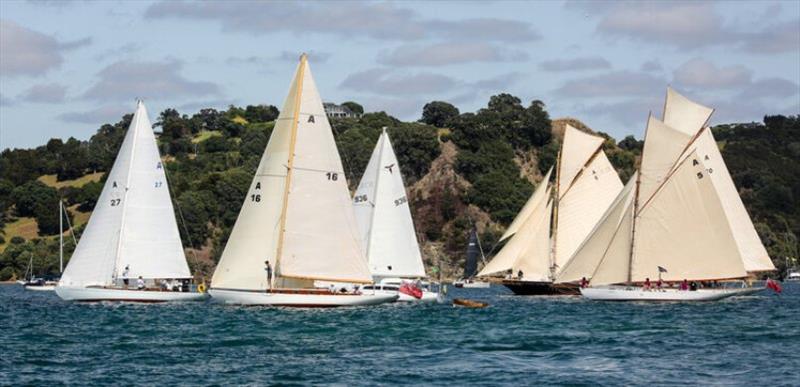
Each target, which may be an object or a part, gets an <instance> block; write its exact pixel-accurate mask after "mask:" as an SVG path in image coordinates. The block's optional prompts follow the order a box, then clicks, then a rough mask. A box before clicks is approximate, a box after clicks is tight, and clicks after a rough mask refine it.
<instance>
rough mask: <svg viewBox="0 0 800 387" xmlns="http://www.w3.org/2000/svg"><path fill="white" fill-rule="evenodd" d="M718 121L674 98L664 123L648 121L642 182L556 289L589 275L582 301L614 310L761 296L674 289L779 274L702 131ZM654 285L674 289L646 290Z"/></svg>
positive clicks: (616, 206) (625, 195) (620, 201)
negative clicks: (616, 304) (637, 303)
mask: <svg viewBox="0 0 800 387" xmlns="http://www.w3.org/2000/svg"><path fill="white" fill-rule="evenodd" d="M712 112H713V110H712V109H710V108H707V107H704V106H702V105H699V104H696V103H694V102H691V101H689V100H688V99H686V98H685V97H683V96H681V95H679V94H678V93H676V92H675V91H673V90H672V89H668V91H667V102H666V104H665V113H664V121H661V120H658V119H656V118H655V117H652V116H651V117H650V118H649V120H648V125H647V131H646V136H645V145H644V150H643V153H642V163H641V167H640V169H639V172H638V173H637V174H636V176H635V177H634V178H632V179H631V182H629V183H628V185H627V186H626V187H625V189H624V190H623V191H622V192H621V193H620V195H619V196H618V198H617V199H616V200H615V201H614V203H613V204H612V206H611V208H610V209H609V211H607V212H606V214H605V215H604V217H603V219H601V221H600V222H599V223H598V225H597V226H596V227H595V229H594V231H593V232H592V234H591V235H590V236H589V237H588V238H587V239H586V240H585V241H584V243H583V244H582V245H581V247H580V248H579V249H578V250H577V252H576V253H575V255H574V256H573V258H572V259H571V260H570V262H569V264H568V266H567V267H566V268H565V269H564V270H563V271H562V273H561V275H560V277H559V280H563V281H571V280H575V279H576V278H578V277H579V276H581V275H582V274H583V273H586V272H587V271H590V272H591V274H590V275H588V276H586V277H587V279H588V280H589V285H590V287H587V288H584V289H581V293H582V294H583V295H584V296H585V297H587V298H589V299H593V300H613V301H631V300H644V301H648V300H649V301H713V300H718V299H722V298H726V297H730V296H734V295H741V294H747V293H752V292H755V291H758V290H760V289H759V288H749V287H744V288H742V287H738V288H736V287H722V288H719V287H714V288H702V289H699V290H697V291H689V290H686V289H679V288H676V287H675V285H677V283H679V282H683V283H687V282H688V281H692V282H693V283H697V282H714V283H716V281H724V280H731V279H743V278H746V277H747V276H748V275H749V274H748V273H749V272H758V271H767V270H773V269H774V267H773V266H772V262H771V261H770V260H769V257H768V256H767V255H766V250H765V249H764V247H763V245H761V242H760V240H758V239H757V238H758V236H757V234H755V229H754V227H753V224H752V222H751V221H750V218H749V216H748V215H747V212H746V210H744V206H743V204H742V203H741V199H740V198H739V196H738V194H737V193H736V188H735V186H733V181H732V180H731V178H730V174H729V173H728V171H727V168H726V167H725V163H724V161H723V160H722V157H721V155H720V154H719V150H718V149H717V146H716V143H715V142H714V140H713V136H712V135H711V131H710V129H708V128H707V127H705V124H706V122H707V121H708V119H709V117H710V116H711V113H712ZM678 128H680V129H678ZM656 279H658V280H659V282H661V281H666V282H667V283H670V284H671V286H661V287H658V286H648V284H649V285H652V284H653V283H655V280H656ZM651 280H652V281H653V282H652V283H651V282H650V281H651Z"/></svg>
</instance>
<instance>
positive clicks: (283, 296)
mask: <svg viewBox="0 0 800 387" xmlns="http://www.w3.org/2000/svg"><path fill="white" fill-rule="evenodd" d="M359 241H360V237H359V234H358V231H357V227H356V221H355V215H354V212H353V204H352V202H351V198H350V193H349V190H348V188H347V180H346V178H345V174H344V170H343V166H342V162H341V159H340V158H339V152H338V150H337V149H336V142H335V141H334V138H333V132H332V131H331V127H330V123H329V122H328V119H327V117H326V115H325V110H324V108H323V106H322V100H321V98H320V96H319V92H318V91H317V87H316V84H315V83H314V79H313V77H312V75H311V69H310V68H309V65H308V60H307V57H306V55H305V54H303V55H302V56H301V57H300V63H299V64H298V66H297V70H296V72H295V76H294V79H293V80H292V83H291V86H290V87H289V93H288V95H287V97H286V101H285V102H284V105H283V109H281V112H280V116H279V117H278V120H277V122H276V124H275V128H274V129H273V130H272V134H271V135H270V139H269V142H268V144H267V147H266V149H265V150H264V153H263V155H262V157H261V161H260V163H259V166H258V169H257V170H256V173H255V176H254V177H253V181H252V182H251V184H250V188H249V189H248V192H247V195H246V196H245V198H244V203H243V205H242V208H241V210H240V212H239V216H238V218H237V219H236V223H235V225H234V227H233V230H232V231H231V235H230V237H229V238H228V242H227V244H226V246H225V250H224V251H223V253H222V257H221V258H220V261H219V264H218V265H217V268H216V269H215V271H214V275H213V277H212V279H211V288H210V290H209V294H210V295H211V297H212V300H213V301H217V302H222V303H228V304H241V305H269V306H293V307H336V306H360V305H376V304H380V303H384V302H391V301H395V300H397V298H398V295H397V294H393V295H381V294H373V293H371V292H368V291H358V290H353V291H345V292H336V291H332V290H331V289H327V288H318V287H317V283H320V282H329V283H336V284H351V285H357V284H368V283H372V281H373V280H372V276H371V274H370V270H369V267H368V265H367V260H366V259H365V258H364V254H363V252H362V251H361V247H360V246H359Z"/></svg>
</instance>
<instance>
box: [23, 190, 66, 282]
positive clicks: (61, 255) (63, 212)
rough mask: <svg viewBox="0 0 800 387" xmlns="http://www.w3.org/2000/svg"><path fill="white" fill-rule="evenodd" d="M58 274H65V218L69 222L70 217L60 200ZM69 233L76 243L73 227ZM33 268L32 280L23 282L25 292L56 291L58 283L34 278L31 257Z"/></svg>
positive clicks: (31, 263)
mask: <svg viewBox="0 0 800 387" xmlns="http://www.w3.org/2000/svg"><path fill="white" fill-rule="evenodd" d="M58 216H59V218H58V231H59V233H58V273H59V274H61V273H63V272H64V218H66V219H67V222H69V215H68V214H67V209H66V208H64V202H63V201H62V200H61V199H59V200H58ZM69 231H70V234H71V235H72V240H73V241H75V233H74V232H73V231H74V230H73V229H72V225H69ZM77 244H78V242H77V241H75V245H76V246H77ZM30 268H31V278H30V279H29V280H28V281H23V282H22V285H23V286H24V287H25V290H34V291H53V290H56V285H57V284H58V281H45V280H44V279H43V278H34V277H33V257H31V262H30Z"/></svg>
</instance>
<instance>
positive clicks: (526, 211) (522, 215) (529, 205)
mask: <svg viewBox="0 0 800 387" xmlns="http://www.w3.org/2000/svg"><path fill="white" fill-rule="evenodd" d="M552 172H553V167H550V169H549V170H547V173H546V174H545V175H544V178H543V179H542V181H541V182H539V185H538V186H537V189H536V190H534V192H533V194H531V197H530V198H528V201H527V202H525V205H524V206H522V209H521V210H520V211H519V213H518V214H517V216H516V217H515V218H514V220H513V221H512V222H511V224H510V225H509V226H508V228H507V229H506V231H505V232H504V233H503V236H501V237H500V240H499V241H498V242H502V241H504V240H506V239H508V238H509V237H511V236H512V235H514V233H516V232H517V231H518V230H519V228H520V226H522V223H524V222H525V220H526V219H528V217H529V216H531V213H533V210H534V209H535V208H536V207H538V206H539V203H543V202H545V201H546V200H547V197H546V196H545V195H544V192H545V190H544V189H539V187H547V184H548V183H549V182H550V174H551V173H552Z"/></svg>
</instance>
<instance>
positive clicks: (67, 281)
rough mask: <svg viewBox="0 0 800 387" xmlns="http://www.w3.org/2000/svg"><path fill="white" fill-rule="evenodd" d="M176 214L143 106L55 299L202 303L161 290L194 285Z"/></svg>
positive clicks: (140, 104) (185, 294)
mask: <svg viewBox="0 0 800 387" xmlns="http://www.w3.org/2000/svg"><path fill="white" fill-rule="evenodd" d="M174 213H175V212H174V210H173V207H172V200H171V198H170V192H169V187H168V184H167V178H166V174H165V172H164V166H163V164H162V161H161V157H160V155H159V152H158V147H157V145H156V139H155V135H154V133H153V128H152V125H151V124H150V119H149V118H148V116H147V110H146V109H145V106H144V103H143V102H142V101H138V102H137V106H136V113H135V114H134V115H133V119H132V121H131V124H130V127H129V128H128V131H127V133H126V134H125V138H124V140H123V142H122V145H121V147H120V150H119V153H118V154H117V158H116V160H115V161H114V165H113V166H112V168H111V170H110V171H109V173H108V178H107V180H106V182H105V185H104V186H103V190H102V192H101V193H100V198H99V199H98V201H97V205H96V206H95V208H94V210H93V211H92V215H91V217H90V218H89V223H88V224H87V226H86V229H85V231H84V232H83V235H82V236H81V240H80V242H79V243H78V244H77V246H76V248H75V252H74V253H73V254H72V257H71V258H70V260H69V262H68V263H67V267H66V268H65V269H64V272H63V273H62V276H61V279H60V280H59V282H58V286H56V288H55V291H56V294H58V296H59V297H61V298H62V299H64V300H67V301H128V302H166V301H199V300H203V299H204V298H205V294H202V293H199V292H188V291H186V292H181V291H166V290H161V289H162V287H161V285H162V284H163V283H165V281H166V280H167V279H169V280H171V281H175V280H179V281H182V282H183V283H186V284H188V282H189V281H190V280H191V278H192V275H191V273H190V271H189V266H188V264H187V263H186V257H185V255H184V252H183V245H182V243H181V239H180V234H179V232H178V225H177V222H176V219H175V216H174ZM131 280H133V281H134V282H135V283H134V284H131V283H130V281H131ZM181 288H186V286H182V287H181ZM185 290H188V288H187V289H185Z"/></svg>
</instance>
